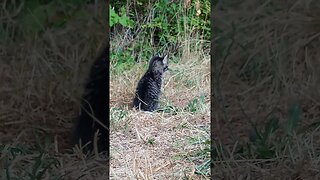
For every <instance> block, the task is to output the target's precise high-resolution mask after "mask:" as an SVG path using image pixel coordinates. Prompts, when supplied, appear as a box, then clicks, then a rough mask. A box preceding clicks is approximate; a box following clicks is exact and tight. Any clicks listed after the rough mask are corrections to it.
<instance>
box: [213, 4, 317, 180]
mask: <svg viewBox="0 0 320 180" xmlns="http://www.w3.org/2000/svg"><path fill="white" fill-rule="evenodd" d="M213 7H214V8H212V13H213V22H214V23H213V25H214V28H213V29H214V30H213V32H212V34H213V47H214V48H213V62H214V64H213V69H212V71H213V74H214V81H213V88H214V95H215V97H214V100H213V103H214V105H215V108H214V109H213V112H214V114H213V115H212V117H213V121H212V123H211V127H212V128H213V129H212V131H211V132H212V137H213V141H212V142H213V146H212V154H211V155H212V158H213V162H212V169H211V170H212V177H213V179H319V178H320V171H319V169H320V163H319V162H320V156H319V155H320V151H319V150H320V149H319V147H320V141H319V136H320V131H319V128H320V121H319V117H320V116H319V115H320V113H319V107H320V106H319V98H320V96H319V94H320V93H319V80H320V74H319V72H320V71H319V67H320V66H319V62H320V61H319V57H320V56H319V55H320V54H319V45H320V37H319V36H320V26H319V25H320V24H319V15H320V14H319V13H320V11H319V9H320V4H319V2H318V1H316V0H310V1H303V0H295V1H260V0H247V1H240V0H231V1H215V2H214V4H213Z"/></svg>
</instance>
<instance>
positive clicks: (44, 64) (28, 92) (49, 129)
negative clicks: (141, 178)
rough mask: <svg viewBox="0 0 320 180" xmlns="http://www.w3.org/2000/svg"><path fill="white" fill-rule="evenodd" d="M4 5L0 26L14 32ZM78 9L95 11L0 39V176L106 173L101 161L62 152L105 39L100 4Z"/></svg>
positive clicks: (58, 176) (59, 176)
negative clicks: (55, 25) (85, 17)
mask: <svg viewBox="0 0 320 180" xmlns="http://www.w3.org/2000/svg"><path fill="white" fill-rule="evenodd" d="M4 4H5V2H3V3H2V2H1V14H2V15H4V16H1V23H3V24H1V25H3V26H2V27H7V29H9V30H13V32H14V31H16V32H17V31H18V29H17V24H15V23H13V22H15V19H14V17H13V15H12V14H10V13H12V12H7V13H5V12H4V11H6V9H5V6H4ZM17 8H18V6H17ZM84 8H85V10H86V11H89V12H92V14H96V16H92V17H90V18H88V19H89V20H88V21H81V20H79V19H76V18H75V19H72V20H70V21H69V22H67V23H66V26H65V27H64V28H52V29H50V28H45V29H44V31H43V32H41V33H39V34H38V35H37V36H31V37H24V38H25V39H16V37H14V36H10V37H8V38H7V39H6V40H5V39H1V44H0V56H1V57H0V114H1V115H0V122H1V123H0V142H1V143H0V150H1V151H0V179H49V178H50V179H51V178H56V179H76V178H78V177H82V179H106V177H107V175H108V174H107V172H108V171H107V166H106V163H105V161H101V160H96V159H93V158H88V157H85V156H84V155H82V154H81V153H78V152H71V153H67V150H68V149H70V148H71V147H70V145H69V144H70V138H71V131H72V126H73V122H74V120H75V118H76V117H77V114H78V112H79V102H80V99H81V95H82V92H83V85H84V82H85V79H86V77H87V75H88V70H89V69H90V64H91V63H92V62H93V61H94V60H95V57H96V55H97V52H98V51H99V49H100V48H101V46H102V43H103V42H102V41H101V40H102V39H103V38H105V29H104V24H105V22H104V19H103V17H104V16H103V15H102V12H104V11H102V8H104V4H103V3H99V4H97V5H88V6H87V7H84ZM96 8H98V9H96ZM13 11H14V12H19V11H15V10H13ZM93 12H95V13H93ZM94 18H96V19H100V21H99V23H100V24H99V23H97V21H96V20H95V19H94Z"/></svg>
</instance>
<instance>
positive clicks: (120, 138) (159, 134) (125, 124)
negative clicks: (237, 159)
mask: <svg viewBox="0 0 320 180" xmlns="http://www.w3.org/2000/svg"><path fill="white" fill-rule="evenodd" d="M112 43H113V44H116V42H112ZM186 52H187V53H188V55H187V54H186ZM170 58H171V60H170ZM174 58H178V59H179V62H178V63H173V59H174ZM144 63H147V62H146V61H144V62H143V63H142V62H141V63H137V64H135V65H134V66H133V67H132V69H131V70H128V71H125V72H121V73H120V74H116V73H115V74H111V78H110V79H111V82H110V109H111V110H110V111H111V112H110V119H111V122H110V123H111V126H110V128H111V136H110V145H111V147H110V149H111V161H110V178H111V179H184V178H190V179H208V177H206V176H205V175H196V174H195V171H196V169H195V168H196V167H197V166H199V165H201V164H203V163H204V162H205V161H206V160H208V158H209V157H210V156H209V154H208V153H209V152H208V151H207V152H206V151H205V149H206V148H208V147H209V143H208V142H209V134H210V133H209V127H210V68H209V67H210V66H209V65H210V56H209V55H208V54H204V53H203V52H201V51H195V52H190V51H189V52H188V51H185V53H184V54H183V56H182V57H174V56H171V57H170V54H169V68H170V69H171V70H170V71H168V72H167V73H166V74H165V77H164V82H163V88H162V96H161V99H160V101H161V102H162V103H161V104H162V106H161V107H167V105H171V106H174V107H175V108H177V109H179V111H178V112H177V113H173V114H170V113H145V112H139V111H136V110H134V109H132V105H131V103H132V100H133V97H134V92H135V88H136V85H137V82H138V80H139V79H140V78H141V76H142V75H143V73H144V72H145V69H144V68H143V65H144ZM201 94H203V96H204V103H203V104H202V105H201V107H200V108H199V109H198V110H197V111H196V112H195V113H191V112H190V111H187V110H184V108H185V107H187V106H188V103H189V102H190V101H192V100H193V99H194V98H199V97H200V96H201ZM204 141H207V144H205V143H204ZM197 152H200V155H195V153H197ZM201 152H202V153H204V154H201ZM202 156H203V157H202ZM206 170H209V167H207V169H206ZM206 170H205V171H206Z"/></svg>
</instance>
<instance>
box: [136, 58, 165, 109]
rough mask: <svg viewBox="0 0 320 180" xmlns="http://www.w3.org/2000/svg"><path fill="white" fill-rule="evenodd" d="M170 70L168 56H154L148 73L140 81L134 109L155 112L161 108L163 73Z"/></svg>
mask: <svg viewBox="0 0 320 180" xmlns="http://www.w3.org/2000/svg"><path fill="white" fill-rule="evenodd" d="M167 69H168V56H167V55H166V56H165V57H160V56H154V57H153V58H152V59H151V60H150V62H149V68H148V70H147V72H146V73H145V74H144V75H143V77H142V78H141V79H140V81H139V83H138V86H137V90H136V94H135V98H134V100H133V107H135V108H136V109H140V110H143V111H155V110H156V109H157V108H158V107H159V103H158V101H159V97H160V93H161V83H162V77H163V73H164V72H165V71H166V70H167Z"/></svg>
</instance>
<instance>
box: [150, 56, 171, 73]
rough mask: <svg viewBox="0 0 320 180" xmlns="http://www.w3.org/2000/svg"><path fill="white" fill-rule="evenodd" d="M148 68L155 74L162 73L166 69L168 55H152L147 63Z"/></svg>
mask: <svg viewBox="0 0 320 180" xmlns="http://www.w3.org/2000/svg"><path fill="white" fill-rule="evenodd" d="M149 70H151V71H152V72H153V73H155V74H163V73H164V72H165V71H167V70H168V55H166V56H164V57H161V56H158V55H156V56H153V57H152V58H151V60H150V63H149Z"/></svg>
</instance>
